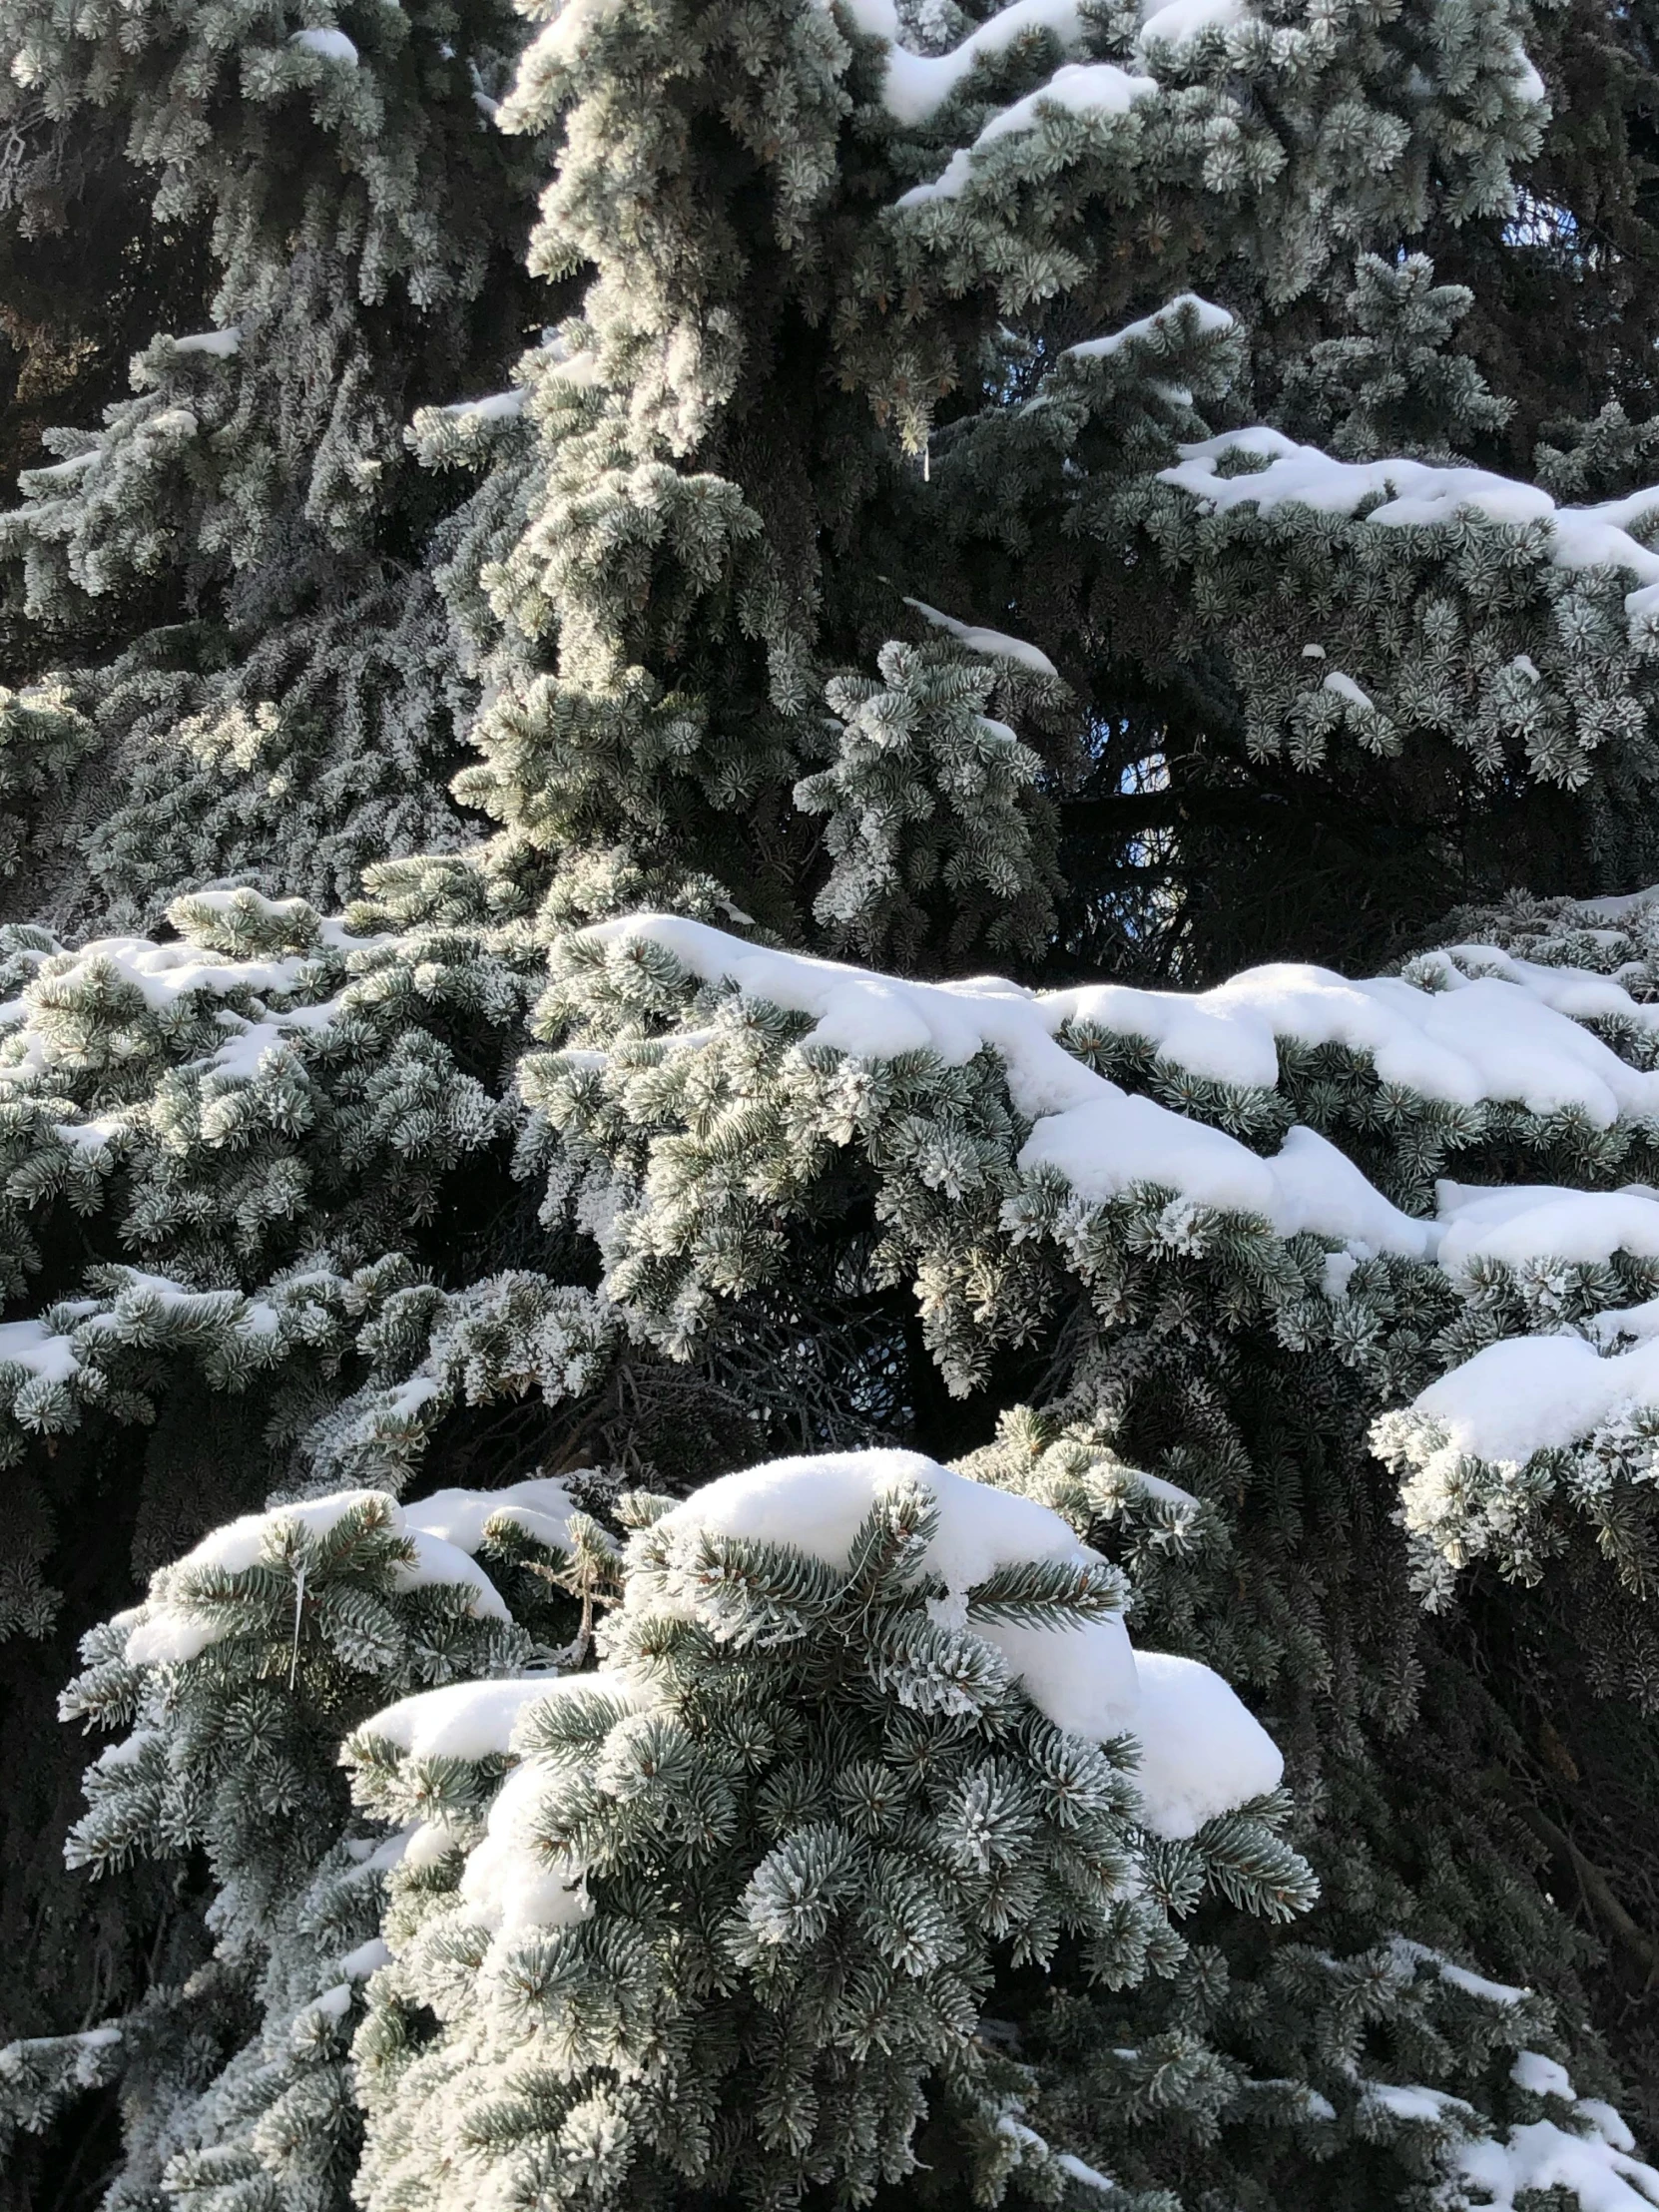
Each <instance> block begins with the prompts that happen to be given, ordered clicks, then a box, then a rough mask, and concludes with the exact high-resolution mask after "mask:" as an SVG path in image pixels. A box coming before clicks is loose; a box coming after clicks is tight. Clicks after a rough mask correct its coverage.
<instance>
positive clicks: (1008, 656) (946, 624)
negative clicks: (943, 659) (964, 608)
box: [904, 599, 1060, 676]
mask: <svg viewBox="0 0 1659 2212" xmlns="http://www.w3.org/2000/svg"><path fill="white" fill-rule="evenodd" d="M904 604H905V606H906V607H913V608H914V610H915V612H916V613H917V614H918V615H920V616H921V618H922V620H923V621H924V622H930V623H931V624H932V625H933V627H934V629H935V630H946V631H948V632H949V633H950V635H951V636H952V637H953V638H954V639H955V640H956V643H957V644H958V645H965V646H966V647H967V649H968V651H969V652H970V653H984V654H987V655H989V656H990V657H991V658H992V659H994V660H1002V661H1017V662H1018V663H1019V665H1020V667H1021V668H1028V669H1029V670H1030V671H1031V673H1032V675H1033V676H1058V674H1059V673H1060V672H1059V670H1058V669H1057V668H1056V667H1055V666H1054V663H1053V662H1052V661H1051V660H1050V659H1049V657H1048V655H1047V654H1046V653H1044V652H1042V651H1040V650H1039V649H1038V648H1037V647H1036V646H1034V645H1028V644H1027V643H1026V641H1025V640H1024V638H1011V637H1009V636H1008V635H1007V633H1006V632H1005V631H1002V630H986V629H984V628H983V627H981V625H979V624H978V623H972V622H958V621H957V620H956V618H955V616H954V615H941V614H940V612H939V610H938V609H937V607H929V606H927V605H926V604H925V603H924V602H923V601H922V600H919V599H906V600H905V602H904Z"/></svg>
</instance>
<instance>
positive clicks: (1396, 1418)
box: [1377, 1336, 1659, 1465]
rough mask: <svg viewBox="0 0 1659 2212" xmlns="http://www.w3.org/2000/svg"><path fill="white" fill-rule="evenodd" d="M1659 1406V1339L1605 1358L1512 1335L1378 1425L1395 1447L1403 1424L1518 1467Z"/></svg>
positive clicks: (1578, 1342)
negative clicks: (1622, 1416)
mask: <svg viewBox="0 0 1659 2212" xmlns="http://www.w3.org/2000/svg"><path fill="white" fill-rule="evenodd" d="M1655 1402H1659V1342H1653V1343H1648V1344H1643V1345H1638V1346H1637V1347H1636V1349H1635V1350H1634V1351H1632V1352H1623V1353H1616V1354H1614V1355H1613V1357H1612V1358H1610V1359H1604V1358H1603V1357H1602V1356H1601V1355H1600V1354H1599V1353H1598V1352H1597V1351H1596V1349H1595V1347H1594V1346H1593V1345H1590V1344H1586V1343H1585V1341H1584V1339H1583V1338H1582V1337H1566V1336H1562V1337H1506V1338H1504V1339H1503V1341H1502V1342H1501V1343H1499V1344H1495V1345H1487V1346H1486V1347H1485V1349H1484V1350H1483V1351H1481V1352H1477V1353H1476V1354H1475V1355H1474V1357H1473V1358H1472V1359H1470V1360H1465V1361H1464V1362H1463V1364H1462V1366H1461V1367H1456V1368H1453V1369H1452V1370H1451V1373H1450V1374H1449V1375H1442V1376H1441V1377H1440V1379H1439V1381H1438V1382H1437V1383H1430V1384H1429V1385H1428V1387H1427V1389H1426V1390H1422V1391H1420V1392H1419V1393H1418V1395H1417V1396H1416V1397H1415V1398H1413V1399H1412V1401H1411V1404H1410V1405H1409V1406H1408V1407H1407V1408H1406V1411H1405V1412H1404V1413H1403V1414H1391V1415H1385V1416H1384V1418H1383V1420H1382V1421H1380V1422H1379V1423H1378V1427H1377V1437H1378V1442H1379V1446H1380V1448H1383V1450H1384V1451H1385V1452H1387V1451H1389V1450H1391V1448H1392V1444H1393V1440H1394V1438H1395V1437H1396V1436H1397V1435H1399V1434H1400V1433H1401V1430H1402V1424H1403V1423H1407V1422H1408V1423H1410V1424H1412V1425H1413V1426H1415V1427H1417V1428H1418V1429H1419V1432H1420V1428H1421V1426H1422V1425H1423V1424H1432V1426H1433V1427H1434V1428H1436V1429H1438V1430H1439V1431H1442V1432H1443V1437H1444V1452H1445V1454H1447V1455H1449V1456H1455V1455H1456V1454H1459V1453H1468V1454H1469V1455H1471V1456H1472V1457H1474V1458H1477V1459H1487V1460H1491V1461H1493V1462H1494V1463H1506V1464H1510V1465H1519V1464H1522V1463H1524V1462H1525V1461H1526V1460H1528V1459H1530V1458H1531V1456H1532V1454H1533V1453H1534V1452H1535V1451H1559V1450H1563V1449H1565V1447H1566V1446H1567V1445H1569V1444H1572V1443H1576V1442H1579V1441H1580V1440H1581V1439H1583V1438H1584V1437H1586V1436H1588V1435H1589V1434H1590V1432H1591V1431H1592V1430H1593V1429H1596V1428H1599V1427H1600V1426H1601V1425H1602V1424H1603V1423H1604V1422H1605V1421H1607V1420H1609V1419H1611V1418H1612V1416H1613V1415H1614V1414H1615V1413H1616V1412H1621V1411H1623V1410H1625V1409H1626V1408H1628V1407H1631V1406H1635V1405H1644V1404H1647V1405H1650V1404H1653V1403H1655Z"/></svg>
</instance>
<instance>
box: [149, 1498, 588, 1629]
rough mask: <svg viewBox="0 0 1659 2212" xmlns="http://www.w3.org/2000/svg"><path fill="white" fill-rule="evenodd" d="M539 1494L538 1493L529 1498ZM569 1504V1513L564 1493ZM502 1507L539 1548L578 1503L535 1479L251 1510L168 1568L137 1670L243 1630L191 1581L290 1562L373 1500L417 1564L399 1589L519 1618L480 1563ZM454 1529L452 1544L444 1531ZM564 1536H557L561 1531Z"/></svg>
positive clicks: (485, 1614)
mask: <svg viewBox="0 0 1659 2212" xmlns="http://www.w3.org/2000/svg"><path fill="white" fill-rule="evenodd" d="M526 1492H534V1493H536V1494H535V1495H534V1496H526V1495H525V1494H524V1493H526ZM554 1493H557V1494H558V1497H559V1498H562V1499H563V1505H562V1506H560V1505H559V1504H558V1503H557V1501H556V1499H555V1496H554ZM497 1500H499V1501H500V1503H501V1506H502V1509H503V1510H505V1511H506V1512H507V1514H508V1515H509V1517H511V1518H512V1519H514V1520H516V1521H517V1522H518V1523H519V1524H520V1525H521V1526H522V1527H524V1528H525V1530H526V1532H527V1533H528V1534H530V1535H532V1536H534V1537H536V1538H537V1539H538V1540H539V1541H542V1542H545V1543H550V1544H557V1545H559V1546H560V1548H562V1541H561V1538H562V1535H563V1532H564V1531H565V1528H566V1522H565V1520H564V1519H563V1518H562V1517H561V1514H562V1513H568V1511H569V1499H568V1498H567V1497H564V1493H563V1490H562V1487H561V1485H559V1484H558V1483H556V1482H551V1481H531V1482H522V1483H517V1484H515V1485H514V1487H513V1489H512V1490H511V1491H504V1492H490V1491H480V1492H477V1493H476V1494H475V1496H474V1497H472V1498H469V1495H468V1493H467V1492H465V1491H461V1490H450V1491H447V1492H441V1493H439V1494H438V1495H437V1496H436V1497H433V1498H430V1499H427V1500H425V1501H424V1506H423V1505H422V1504H415V1505H411V1506H409V1507H408V1508H407V1509H405V1508H403V1507H400V1506H398V1505H397V1504H395V1503H394V1502H393V1501H392V1500H391V1499H390V1498H389V1497H387V1496H386V1494H385V1493H384V1492H383V1491H379V1490H336V1491H333V1492H332V1493H331V1494H330V1495H328V1496H327V1497H315V1498H306V1499H304V1500H302V1501H300V1502H299V1503H297V1504H292V1505H278V1506H276V1507H274V1508H272V1510H271V1511H269V1512H264V1513H247V1514H244V1515H243V1517H242V1518H241V1519H240V1520H234V1521H229V1522H227V1523H226V1525H225V1526H224V1527H223V1528H216V1529H214V1530H213V1532H212V1533H211V1534H210V1535H207V1536H205V1537H204V1538H203V1539H202V1541H201V1543H199V1544H198V1545H197V1546H196V1548H195V1550H194V1551H189V1552H187V1553H186V1554H185V1556H184V1557H183V1558H182V1559H179V1560H177V1561H175V1562H174V1564H173V1565H172V1566H171V1567H169V1568H167V1569H166V1570H164V1574H163V1576H162V1577H161V1578H159V1586H158V1587H157V1588H156V1589H155V1590H154V1591H153V1593H152V1597H151V1600H150V1603H149V1604H148V1606H147V1607H146V1608H145V1613H144V1617H143V1618H142V1619H141V1620H140V1621H139V1622H138V1624H137V1625H136V1626H135V1628H134V1629H133V1631H132V1633H131V1635H130V1636H129V1637H128V1639H127V1646H126V1656H127V1662H128V1664H129V1665H130V1666H135V1667H136V1666H181V1665H183V1664H185V1663H186V1662H187V1661H188V1660H191V1659H194V1658H196V1657H198V1656H199V1655H200V1654H201V1653H202V1652H204V1651H206V1650H207V1648H208V1646H209V1645H210V1644H213V1643H217V1642H219V1641H221V1640H222V1639H223V1638H224V1637H226V1636H228V1635H232V1634H234V1633H235V1629H234V1625H233V1624H232V1623H231V1622H230V1621H229V1620H228V1619H227V1617H226V1614H225V1611H224V1609H222V1608H220V1607H217V1606H216V1607H214V1608H213V1609H212V1611H210V1612H203V1611H200V1610H198V1609H197V1608H196V1607H195V1606H194V1605H193V1604H192V1603H191V1600H190V1597H189V1595H188V1583H189V1582H190V1581H191V1580H193V1579H194V1578H196V1577H197V1576H220V1575H233V1574H245V1573H246V1572H247V1571H248V1569H249V1568H250V1567H255V1566H258V1565H259V1564H260V1563H261V1562H262V1561H263V1560H267V1559H271V1558H274V1557H280V1556H281V1552H280V1546H281V1544H282V1540H283V1536H284V1532H285V1531H287V1530H290V1529H292V1528H295V1527H297V1528H298V1529H299V1530H300V1531H301V1532H302V1534H303V1535H305V1536H308V1537H310V1538H312V1539H316V1538H321V1537H325V1536H327V1535H328V1534H329V1533H330V1532H331V1531H332V1530H333V1529H334V1528H335V1527H336V1526H337V1524H338V1523H339V1522H340V1520H342V1519H343V1518H344V1516H345V1515H346V1514H347V1513H348V1512H350V1511H351V1510H352V1509H353V1508H354V1507H357V1506H361V1505H363V1504H365V1503H370V1502H371V1503H373V1504H374V1505H375V1506H376V1507H377V1508H379V1509H380V1510H381V1511H382V1512H383V1514H384V1521H383V1524H382V1525H383V1526H384V1527H385V1528H386V1529H387V1530H388V1531H389V1532H390V1533H392V1534H393V1535H399V1536H401V1537H403V1539H404V1540H405V1542H406V1543H407V1544H408V1545H409V1547H410V1549H411V1551H412V1552H413V1555H414V1556H413V1558H412V1559H411V1560H410V1561H408V1562H407V1563H405V1564H402V1565H399V1566H398V1567H396V1568H395V1569H394V1572H393V1578H392V1580H393V1587H394V1588H395V1589H398V1590H413V1589H422V1588H428V1587H431V1586H433V1585H438V1584H442V1585H451V1586H455V1587H459V1588H462V1589H464V1590H466V1591H467V1592H468V1593H469V1596H468V1609H469V1610H470V1611H471V1612H472V1613H473V1614H475V1615H476V1616H478V1617H479V1618H481V1619H486V1620H503V1621H504V1620H508V1619H510V1618H511V1615H510V1614H509V1612H508V1610H507V1607H506V1605H505V1604H504V1603H503V1601H502V1598H501V1593H500V1592H499V1591H498V1590H497V1589H496V1587H495V1584H494V1583H493V1582H492V1581H491V1580H490V1578H489V1576H488V1575H487V1574H486V1573H485V1572H484V1570H483V1568H482V1567H480V1566H479V1565H478V1564H477V1562H476V1560H475V1559H473V1557H472V1556H471V1554H472V1552H473V1551H474V1550H476V1549H477V1547H478V1545H479V1543H480V1542H481V1541H482V1540H483V1532H484V1524H485V1522H486V1521H487V1520H488V1519H489V1518H490V1515H491V1513H492V1511H494V1510H495V1509H496V1503H497ZM440 1528H448V1529H451V1530H453V1531H454V1534H453V1536H452V1537H448V1536H445V1535H443V1534H440V1533H438V1532H437V1531H438V1530H439V1529H440ZM556 1531H557V1533H556Z"/></svg>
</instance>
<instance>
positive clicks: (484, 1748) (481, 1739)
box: [362, 1674, 633, 1759]
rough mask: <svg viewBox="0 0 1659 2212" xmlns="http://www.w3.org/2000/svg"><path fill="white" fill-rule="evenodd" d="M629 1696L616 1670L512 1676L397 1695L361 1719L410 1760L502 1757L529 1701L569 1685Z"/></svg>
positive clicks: (371, 1733)
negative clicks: (369, 1717) (391, 1702)
mask: <svg viewBox="0 0 1659 2212" xmlns="http://www.w3.org/2000/svg"><path fill="white" fill-rule="evenodd" d="M572 1688H577V1689H582V1690H604V1691H607V1692H610V1693H612V1694H614V1695H617V1696H625V1695H626V1696H627V1697H629V1698H632V1695H633V1693H632V1691H631V1690H629V1689H628V1688H627V1685H626V1684H625V1683H624V1682H623V1679H622V1677H621V1676H620V1675H609V1674H607V1675H598V1674H584V1675H547V1674H527V1675H514V1676H513V1677H512V1678H511V1679H509V1680H507V1681H504V1682H450V1683H447V1684H446V1685H445V1686H444V1687H443V1688H442V1689H441V1690H421V1691H418V1692H417V1693H416V1694H415V1695H414V1696H413V1697H406V1698H400V1699H399V1700H398V1702H397V1703H396V1704H395V1705H388V1706H387V1707H386V1708H385V1710H384V1711H383V1712H379V1713H376V1714H375V1715H374V1717H373V1718H372V1720H369V1721H366V1722H365V1723H364V1724H363V1729H362V1733H363V1734H364V1735H365V1736H381V1737H384V1738H385V1740H386V1742H387V1743H390V1744H395V1745H396V1746H397V1748H398V1750H399V1751H401V1752H404V1753H406V1754H407V1755H408V1756H409V1757H410V1758H411V1759H489V1758H492V1757H494V1758H504V1757H505V1756H506V1755H507V1754H508V1753H509V1752H510V1751H511V1750H512V1746H513V1731H514V1729H515V1728H516V1727H517V1725H518V1721H519V1716H520V1715H521V1714H522V1713H523V1712H524V1711H525V1710H526V1708H527V1707H529V1706H531V1705H539V1704H540V1703H541V1702H542V1701H543V1700H544V1699H546V1698H549V1697H556V1696H558V1695H560V1694H561V1693H562V1692H564V1691H566V1690H569V1689H572Z"/></svg>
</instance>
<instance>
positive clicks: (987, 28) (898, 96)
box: [844, 0, 1083, 124]
mask: <svg viewBox="0 0 1659 2212" xmlns="http://www.w3.org/2000/svg"><path fill="white" fill-rule="evenodd" d="M844 4H845V6H846V11H847V13H848V15H850V16H851V18H852V20H853V22H854V24H855V25H856V26H857V28H858V29H859V30H860V31H862V32H863V33H864V35H865V36H866V37H867V38H880V39H885V40H886V42H887V44H888V46H889V48H890V49H891V51H890V52H889V54H888V56H887V74H886V80H885V82H884V84H883V85H882V88H881V102H882V105H883V107H885V109H886V111H887V113H888V114H889V115H890V116H891V117H892V118H893V120H894V121H895V122H898V123H905V124H915V123H925V122H926V121H927V119H928V117H929V116H931V115H936V114H937V113H938V111H939V109H940V108H942V107H943V106H944V104H945V102H946V101H947V100H948V99H949V98H950V96H951V95H952V93H954V92H955V91H956V90H957V89H958V87H959V86H961V85H962V84H963V83H965V81H966V80H967V78H968V77H970V76H971V75H972V73H973V69H974V65H975V64H976V63H977V62H979V61H981V60H983V59H988V58H989V57H991V56H993V55H996V54H1005V53H1006V52H1007V51H1008V49H1009V47H1010V46H1012V45H1013V44H1014V42H1015V41H1016V40H1017V39H1021V38H1024V37H1026V36H1027V35H1028V34H1029V33H1031V32H1033V31H1048V32H1050V33H1051V34H1052V35H1053V36H1054V37H1055V38H1056V39H1058V41H1059V42H1060V45H1061V46H1062V47H1064V48H1065V49H1066V50H1067V51H1068V52H1069V51H1071V50H1072V49H1073V48H1075V47H1077V46H1079V45H1081V43H1082V38H1083V22H1082V17H1081V15H1080V14H1079V12H1078V6H1077V0H1014V5H1013V6H1012V7H1008V8H1003V9H1002V10H1001V11H1000V13H999V14H996V15H993V16H992V17H991V19H990V21H989V22H988V23H981V24H980V25H979V27H978V29H977V30H976V31H974V32H972V33H971V34H970V35H969V36H968V37H967V38H965V39H963V41H962V43H961V45H960V46H957V47H954V48H953V49H952V50H951V52H950V53H948V54H913V53H911V52H910V51H909V49H908V48H907V47H904V46H901V45H900V44H899V42H898V30H899V25H898V10H897V8H896V7H895V6H894V5H893V0H844Z"/></svg>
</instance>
